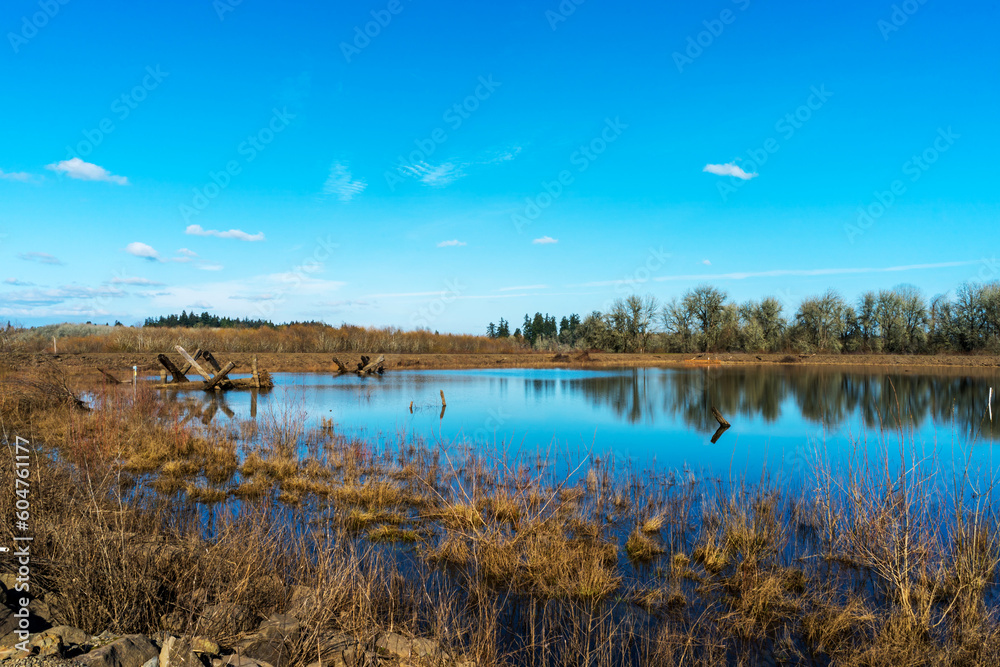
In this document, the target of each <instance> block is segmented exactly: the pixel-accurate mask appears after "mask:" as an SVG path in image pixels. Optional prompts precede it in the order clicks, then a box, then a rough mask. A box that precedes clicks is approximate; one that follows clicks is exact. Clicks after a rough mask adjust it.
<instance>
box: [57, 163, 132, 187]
mask: <svg viewBox="0 0 1000 667" xmlns="http://www.w3.org/2000/svg"><path fill="white" fill-rule="evenodd" d="M45 168H46V169H51V170H52V171H55V172H58V173H61V174H66V175H67V176H69V177H70V178H75V179H77V180H80V181H105V182H107V183H114V184H115V185H128V179H127V178H125V177H124V176H115V175H114V174H112V173H111V172H110V171H108V170H107V169H105V168H104V167H99V166H97V165H96V164H91V163H90V162H84V161H83V160H81V159H80V158H78V157H75V158H72V159H69V160H63V161H62V162H56V163H54V164H50V165H47V166H46V167H45Z"/></svg>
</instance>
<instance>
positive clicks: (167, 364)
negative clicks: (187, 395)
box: [156, 354, 188, 382]
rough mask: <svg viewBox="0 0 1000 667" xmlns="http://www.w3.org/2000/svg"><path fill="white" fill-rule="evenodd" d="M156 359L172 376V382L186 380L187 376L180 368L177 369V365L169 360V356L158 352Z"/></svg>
mask: <svg viewBox="0 0 1000 667" xmlns="http://www.w3.org/2000/svg"><path fill="white" fill-rule="evenodd" d="M156 359H157V361H159V362H160V364H161V365H162V366H163V367H164V368H166V369H167V372H168V373H170V375H171V377H172V378H173V380H172V381H173V382H187V381H188V379H187V376H186V375H185V374H184V373H183V372H182V371H181V370H180V369H178V368H177V366H174V362H172V361H170V357H168V356H167V355H165V354H158V355H156Z"/></svg>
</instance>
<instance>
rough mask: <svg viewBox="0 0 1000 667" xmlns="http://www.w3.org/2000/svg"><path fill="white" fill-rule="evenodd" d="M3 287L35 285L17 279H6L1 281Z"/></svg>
mask: <svg viewBox="0 0 1000 667" xmlns="http://www.w3.org/2000/svg"><path fill="white" fill-rule="evenodd" d="M3 282H4V284H5V285H13V286H14V287H34V286H35V283H31V282H28V281H27V280H18V279H17V278H8V279H7V280H5V281H3Z"/></svg>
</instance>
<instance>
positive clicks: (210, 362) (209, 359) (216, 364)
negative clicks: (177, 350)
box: [195, 350, 222, 373]
mask: <svg viewBox="0 0 1000 667" xmlns="http://www.w3.org/2000/svg"><path fill="white" fill-rule="evenodd" d="M201 356H202V358H203V359H204V360H205V361H207V362H208V365H209V366H211V367H212V370H214V371H215V372H216V373H218V372H219V371H221V370H222V366H220V365H219V362H218V361H216V360H215V357H214V356H212V353H211V352H209V351H208V350H205V351H204V352H202V353H201ZM195 359H197V357H195Z"/></svg>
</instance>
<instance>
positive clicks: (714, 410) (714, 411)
mask: <svg viewBox="0 0 1000 667" xmlns="http://www.w3.org/2000/svg"><path fill="white" fill-rule="evenodd" d="M712 416H713V417H715V421H717V422H719V426H725V427H726V428H728V427H730V426H732V424H730V423H729V422H727V421H726V418H725V417H723V416H722V413H721V412H719V410H718V409H717V408H716V407H715V406H714V405H713V406H712Z"/></svg>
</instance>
